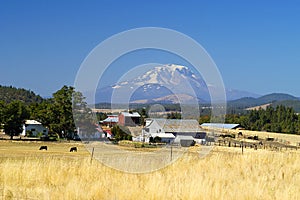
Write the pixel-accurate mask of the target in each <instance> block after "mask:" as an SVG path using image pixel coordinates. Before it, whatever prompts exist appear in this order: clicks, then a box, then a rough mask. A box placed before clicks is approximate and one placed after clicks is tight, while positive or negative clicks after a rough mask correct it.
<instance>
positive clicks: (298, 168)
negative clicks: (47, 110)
mask: <svg viewBox="0 0 300 200" xmlns="http://www.w3.org/2000/svg"><path fill="white" fill-rule="evenodd" d="M45 144H46V145H47V146H48V147H49V149H48V151H39V150H38V148H39V146H41V145H45ZM75 145H76V146H77V147H78V152H73V153H71V152H68V150H69V148H70V147H71V146H75ZM197 148H201V147H192V148H190V149H189V151H188V152H187V153H185V155H184V156H183V157H181V158H180V159H179V160H177V161H176V162H174V163H172V164H170V165H169V166H167V167H165V168H163V169H161V170H158V171H154V172H151V173H144V174H130V173H124V172H121V171H117V170H114V169H112V168H109V167H106V166H104V165H103V164H101V163H99V162H97V161H95V160H94V161H93V162H92V163H91V159H90V158H91V157H90V154H89V153H88V152H87V151H86V150H85V148H84V146H83V145H82V144H80V143H77V144H74V143H38V142H17V141H15V142H11V141H0V199H107V200H111V199H122V200H123V199H270V200H271V199H272V200H273V199H300V150H298V151H296V150H289V151H281V152H280V151H267V150H261V149H259V150H257V151H255V150H253V149H245V151H244V154H243V155H242V154H241V150H240V148H228V147H214V149H213V150H212V151H211V152H210V154H209V155H207V156H206V157H204V158H199V156H198V154H197V153H196V149H197Z"/></svg>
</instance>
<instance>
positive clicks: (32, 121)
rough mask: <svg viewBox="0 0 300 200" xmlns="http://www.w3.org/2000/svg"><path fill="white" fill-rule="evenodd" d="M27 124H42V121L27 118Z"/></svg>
mask: <svg viewBox="0 0 300 200" xmlns="http://www.w3.org/2000/svg"><path fill="white" fill-rule="evenodd" d="M25 124H42V123H41V122H38V121H36V120H25Z"/></svg>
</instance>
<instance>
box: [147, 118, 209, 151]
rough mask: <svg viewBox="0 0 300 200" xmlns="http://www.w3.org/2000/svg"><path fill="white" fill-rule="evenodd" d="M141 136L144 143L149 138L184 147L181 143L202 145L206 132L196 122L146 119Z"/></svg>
mask: <svg viewBox="0 0 300 200" xmlns="http://www.w3.org/2000/svg"><path fill="white" fill-rule="evenodd" d="M142 136H143V137H144V138H145V141H148V140H149V138H150V137H152V138H154V137H160V138H161V140H162V142H166V143H181V145H184V144H183V142H184V141H186V140H188V141H190V142H193V141H195V142H197V143H203V142H204V141H205V137H206V132H204V131H203V130H202V129H201V128H200V127H199V123H198V122H197V120H186V119H157V118H155V119H146V124H145V127H144V128H143V131H142ZM147 138H148V140H147ZM184 143H186V142H184ZM184 146H186V145H184Z"/></svg>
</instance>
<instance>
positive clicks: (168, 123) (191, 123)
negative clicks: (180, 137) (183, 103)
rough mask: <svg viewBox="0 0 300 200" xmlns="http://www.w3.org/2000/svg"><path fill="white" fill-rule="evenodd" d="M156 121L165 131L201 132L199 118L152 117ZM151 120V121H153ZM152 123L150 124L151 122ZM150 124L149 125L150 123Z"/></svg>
mask: <svg viewBox="0 0 300 200" xmlns="http://www.w3.org/2000/svg"><path fill="white" fill-rule="evenodd" d="M151 120H152V122H154V121H155V122H156V123H157V124H158V125H159V126H160V127H162V128H163V129H164V131H165V132H171V133H174V132H199V131H200V127H199V123H198V121H197V120H187V119H163V118H159V119H151ZM152 122H151V123H152ZM151 123H150V124H151ZM150 124H149V125H150Z"/></svg>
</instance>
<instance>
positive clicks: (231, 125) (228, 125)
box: [201, 123, 240, 129]
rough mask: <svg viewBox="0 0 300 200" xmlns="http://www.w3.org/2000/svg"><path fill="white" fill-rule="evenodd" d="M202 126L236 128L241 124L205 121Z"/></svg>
mask: <svg viewBox="0 0 300 200" xmlns="http://www.w3.org/2000/svg"><path fill="white" fill-rule="evenodd" d="M201 126H202V127H209V128H225V129H234V128H236V127H238V126H240V124H222V123H203V124H201Z"/></svg>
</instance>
